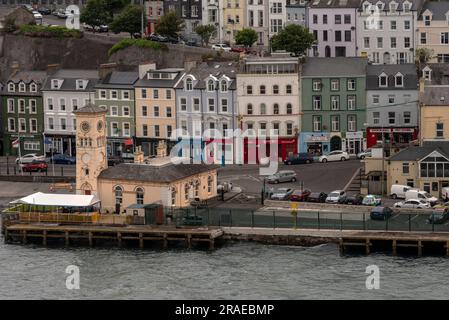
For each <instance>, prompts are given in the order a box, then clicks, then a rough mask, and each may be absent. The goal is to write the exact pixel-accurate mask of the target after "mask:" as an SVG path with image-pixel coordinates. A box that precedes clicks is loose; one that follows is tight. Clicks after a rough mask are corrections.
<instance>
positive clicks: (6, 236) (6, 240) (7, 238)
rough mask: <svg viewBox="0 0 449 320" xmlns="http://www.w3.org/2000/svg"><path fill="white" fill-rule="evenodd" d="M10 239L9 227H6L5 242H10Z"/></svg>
mask: <svg viewBox="0 0 449 320" xmlns="http://www.w3.org/2000/svg"><path fill="white" fill-rule="evenodd" d="M8 240H9V235H8V228H6V229H5V239H4V242H5V243H8Z"/></svg>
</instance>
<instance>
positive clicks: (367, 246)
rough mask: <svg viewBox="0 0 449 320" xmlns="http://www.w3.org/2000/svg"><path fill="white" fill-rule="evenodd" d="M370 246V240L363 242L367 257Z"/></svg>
mask: <svg viewBox="0 0 449 320" xmlns="http://www.w3.org/2000/svg"><path fill="white" fill-rule="evenodd" d="M370 245H371V242H370V239H369V238H367V239H366V242H365V254H366V255H369V253H370Z"/></svg>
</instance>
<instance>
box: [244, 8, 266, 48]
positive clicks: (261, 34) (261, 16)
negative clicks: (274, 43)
mask: <svg viewBox="0 0 449 320" xmlns="http://www.w3.org/2000/svg"><path fill="white" fill-rule="evenodd" d="M268 13H269V8H268V0H248V2H247V10H246V14H247V18H246V26H245V27H248V28H251V29H254V30H255V31H256V32H257V34H258V38H257V42H256V44H257V45H265V46H268V44H269V27H268V16H269V15H268Z"/></svg>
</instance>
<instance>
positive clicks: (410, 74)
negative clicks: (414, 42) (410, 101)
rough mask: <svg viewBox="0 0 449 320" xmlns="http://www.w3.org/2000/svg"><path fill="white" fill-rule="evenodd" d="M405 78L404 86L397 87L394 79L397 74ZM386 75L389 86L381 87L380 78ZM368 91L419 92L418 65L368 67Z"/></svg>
mask: <svg viewBox="0 0 449 320" xmlns="http://www.w3.org/2000/svg"><path fill="white" fill-rule="evenodd" d="M398 72H399V73H401V74H402V75H403V76H404V86H403V87H395V81H394V77H395V75H396V74H397V73H398ZM382 73H385V74H386V75H387V76H388V86H387V87H379V76H380V75H381V74H382ZM366 89H367V90H418V75H417V70H416V65H415V64H412V63H409V64H381V65H368V66H367V68H366Z"/></svg>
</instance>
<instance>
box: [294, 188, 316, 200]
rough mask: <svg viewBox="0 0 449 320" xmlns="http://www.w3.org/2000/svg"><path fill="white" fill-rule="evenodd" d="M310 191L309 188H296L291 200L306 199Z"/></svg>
mask: <svg viewBox="0 0 449 320" xmlns="http://www.w3.org/2000/svg"><path fill="white" fill-rule="evenodd" d="M310 193H311V191H310V190H309V189H304V190H295V191H293V193H292V194H291V196H290V201H306V200H307V198H308V197H309V195H310Z"/></svg>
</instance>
